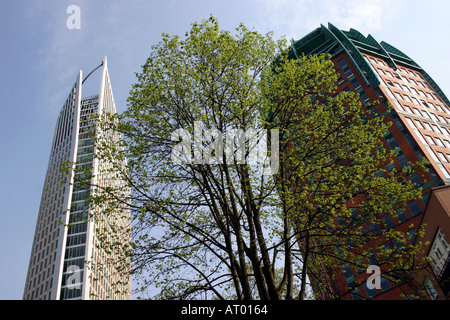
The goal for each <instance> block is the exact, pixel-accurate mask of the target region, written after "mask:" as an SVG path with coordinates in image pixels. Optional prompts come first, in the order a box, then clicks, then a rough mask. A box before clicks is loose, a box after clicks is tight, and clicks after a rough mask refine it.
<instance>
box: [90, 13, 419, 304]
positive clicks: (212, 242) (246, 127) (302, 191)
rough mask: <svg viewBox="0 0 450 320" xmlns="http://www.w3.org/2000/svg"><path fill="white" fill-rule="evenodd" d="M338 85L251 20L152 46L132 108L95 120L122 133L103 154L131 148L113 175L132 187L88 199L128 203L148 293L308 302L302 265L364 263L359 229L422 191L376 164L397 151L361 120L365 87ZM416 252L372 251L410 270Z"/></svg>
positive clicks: (317, 268) (322, 60) (318, 280)
mask: <svg viewBox="0 0 450 320" xmlns="http://www.w3.org/2000/svg"><path fill="white" fill-rule="evenodd" d="M275 57H278V60H277V61H276V63H274V58H275ZM335 83H336V74H335V72H334V69H333V65H332V62H331V61H330V60H329V57H327V56H325V55H320V56H310V57H302V58H301V59H300V61H292V60H289V59H287V56H286V43H285V41H275V40H273V39H272V35H271V34H270V33H269V34H266V35H261V34H259V33H258V32H256V31H252V30H249V29H247V28H246V27H245V26H244V25H243V24H241V25H239V26H238V27H237V28H236V30H235V32H234V33H231V32H227V31H223V30H221V29H220V28H219V24H218V22H217V20H216V19H215V18H214V17H212V16H211V17H210V18H209V20H205V21H203V22H201V23H194V24H193V25H192V28H191V30H190V31H189V32H187V33H186V34H185V38H184V39H181V38H180V37H179V36H169V35H167V34H164V35H163V37H162V41H161V42H160V43H158V44H157V45H155V46H153V47H152V50H151V54H150V57H149V58H148V59H147V61H146V63H145V64H144V65H143V66H142V71H141V72H140V73H139V74H137V83H136V84H135V85H134V86H133V89H132V90H131V93H130V97H129V99H128V103H129V105H128V109H127V110H126V111H125V112H124V113H123V114H122V115H120V116H116V117H114V118H110V119H99V120H102V121H99V123H101V126H103V129H102V130H107V129H108V130H117V131H118V132H120V133H121V134H122V135H123V144H121V145H120V146H117V143H111V141H109V140H108V139H107V138H105V137H101V138H100V139H99V141H97V144H96V148H97V149H96V150H97V157H100V158H107V159H109V161H110V163H111V165H112V166H114V163H115V160H116V159H122V158H123V157H126V158H127V161H128V162H127V166H126V168H122V167H120V168H118V169H117V170H116V171H115V172H121V174H120V177H119V176H118V178H120V179H124V180H125V181H126V184H125V185H124V186H123V188H130V189H131V197H123V196H121V194H122V195H123V194H127V193H126V192H125V193H123V192H122V189H121V188H122V187H120V188H117V187H109V188H107V189H105V190H104V192H102V193H101V196H96V195H92V197H91V201H92V202H93V203H95V204H96V205H100V204H102V203H107V204H108V208H114V207H121V206H123V205H126V206H127V207H129V208H130V209H131V211H132V216H133V228H132V235H133V242H132V250H131V254H132V259H133V269H134V273H135V278H136V279H137V282H138V288H136V289H137V290H138V291H141V292H142V294H143V297H146V295H148V296H149V297H151V298H159V299H186V298H217V299H273V300H277V299H294V298H299V299H303V298H304V297H305V296H306V288H307V281H308V278H307V275H308V276H309V277H310V278H312V279H311V280H313V283H314V285H320V284H324V281H325V279H324V277H323V276H322V275H321V272H323V271H324V270H325V271H328V270H332V269H333V268H334V267H340V266H341V265H342V263H347V264H351V265H359V267H364V265H366V263H365V261H364V259H366V258H367V257H368V256H369V252H368V250H367V248H365V247H364V246H363V245H362V243H363V242H364V241H366V240H367V241H368V240H371V239H372V238H374V237H373V235H371V234H368V233H366V234H363V233H361V229H360V228H359V227H358V226H360V224H361V223H362V222H363V221H370V223H372V224H375V223H380V218H382V215H386V214H387V215H393V214H395V212H396V211H398V210H404V206H405V203H406V202H408V201H409V200H411V199H413V198H415V197H417V196H418V195H419V192H420V191H417V190H415V189H414V187H413V186H412V185H411V183H410V182H409V181H408V180H407V179H400V178H399V177H400V176H402V174H404V173H401V172H399V173H397V172H393V171H389V172H387V171H386V170H384V171H385V172H384V173H382V174H383V175H382V174H380V172H381V171H383V170H382V169H380V168H381V165H384V164H385V163H386V162H388V161H390V160H391V157H392V156H393V154H392V153H389V152H386V151H385V149H384V148H382V147H381V146H382V143H383V142H382V141H383V139H382V138H380V137H382V136H383V134H384V133H385V132H386V130H387V125H386V124H384V123H383V121H382V120H381V119H379V118H377V117H374V118H371V117H365V118H364V117H363V116H364V113H363V111H362V109H361V104H360V102H359V100H358V97H357V96H356V95H355V94H352V93H340V94H336V93H335V89H336V88H335ZM272 129H273V130H272ZM278 138H279V139H278ZM277 142H279V145H278V144H277ZM266 152H267V154H268V156H267V157H265V155H266ZM380 170H381V171H380ZM112 185H113V186H114V184H112ZM355 210H356V211H355ZM356 213H357V214H356ZM381 233H383V234H382V236H384V237H387V238H388V239H390V240H392V239H396V240H398V241H400V240H401V241H403V242H405V234H404V233H401V232H399V231H395V230H390V231H387V232H384V231H381ZM377 236H378V235H377ZM361 239H364V241H361ZM376 239H378V237H375V238H374V241H376ZM103 245H104V246H110V245H112V246H117V245H118V244H117V242H113V241H109V242H108V240H107V239H105V241H104V243H103ZM416 250H417V248H415V247H412V246H409V247H408V250H397V249H396V248H387V249H386V250H385V252H383V253H385V255H384V256H383V255H382V254H381V253H379V255H378V257H377V258H378V259H379V261H380V263H381V262H382V263H383V264H384V265H386V266H387V265H389V267H390V269H389V270H393V269H392V268H394V269H395V268H397V269H395V270H397V271H404V270H407V269H411V268H414V267H416V266H415V264H414V265H413V264H402V265H401V266H400V265H399V264H398V263H396V261H397V259H398V258H401V259H403V260H404V259H405V258H407V257H410V256H412V255H413V254H414V252H415V251H416ZM388 251H389V254H387V253H388ZM366 267H367V265H366ZM326 281H329V279H326ZM150 289H151V290H150Z"/></svg>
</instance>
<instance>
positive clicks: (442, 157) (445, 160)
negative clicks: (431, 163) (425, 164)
mask: <svg viewBox="0 0 450 320" xmlns="http://www.w3.org/2000/svg"><path fill="white" fill-rule="evenodd" d="M437 154H438V157H439V158H440V159H441V161H442V162H448V160H447V158H446V157H445V155H444V154H443V153H442V152H439V151H437Z"/></svg>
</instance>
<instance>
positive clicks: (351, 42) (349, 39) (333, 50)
mask: <svg viewBox="0 0 450 320" xmlns="http://www.w3.org/2000/svg"><path fill="white" fill-rule="evenodd" d="M291 43H292V47H291V49H292V50H291V52H290V58H292V59H294V58H298V56H299V55H301V54H305V55H309V54H319V53H329V54H330V55H331V56H332V57H334V56H337V55H339V54H340V53H342V52H345V53H347V56H348V57H349V58H350V59H351V60H352V62H353V64H354V65H355V66H356V68H357V71H358V73H359V75H360V76H361V78H362V79H363V80H364V82H366V84H371V85H372V86H378V85H379V84H380V83H379V80H378V78H377V76H376V75H375V74H374V70H373V68H372V67H371V66H370V63H369V62H368V61H367V60H366V59H365V58H364V57H363V55H362V53H367V54H370V55H372V56H376V57H377V58H379V59H382V60H384V61H385V62H386V63H387V64H388V65H389V66H390V67H391V68H393V69H394V70H397V69H398V65H402V66H405V67H408V68H412V69H414V70H416V71H418V72H420V73H421V74H422V76H423V77H424V78H425V79H426V80H427V81H428V83H429V84H430V85H431V86H432V87H433V89H434V90H435V91H436V92H437V94H438V95H439V96H440V97H441V98H442V99H443V100H444V102H445V103H446V104H447V105H449V106H450V101H449V100H448V98H447V97H446V96H445V94H444V92H442V90H441V89H440V88H439V86H438V85H437V83H435V82H434V80H433V79H432V78H431V77H430V76H429V75H428V74H427V73H426V72H425V70H423V69H422V68H421V67H420V66H419V65H418V64H417V63H416V62H415V61H414V60H412V59H411V58H410V57H408V56H407V55H406V54H404V53H403V52H402V51H400V50H398V49H397V48H395V47H394V46H392V45H390V44H388V43H386V42H384V41H382V42H378V41H376V40H375V39H374V38H373V37H372V36H371V35H370V34H369V35H368V36H367V37H366V36H364V35H362V34H361V33H360V32H359V31H357V30H355V29H350V30H349V31H343V30H340V29H338V28H336V27H335V26H334V25H332V24H331V23H328V27H325V26H324V25H321V26H320V27H319V28H317V29H315V30H313V31H312V32H310V33H308V34H307V35H306V36H304V37H303V38H301V39H300V40H297V41H294V40H291Z"/></svg>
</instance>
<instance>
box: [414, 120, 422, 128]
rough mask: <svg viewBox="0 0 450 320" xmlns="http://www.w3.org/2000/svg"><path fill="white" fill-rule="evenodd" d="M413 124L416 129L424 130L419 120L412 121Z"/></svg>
mask: <svg viewBox="0 0 450 320" xmlns="http://www.w3.org/2000/svg"><path fill="white" fill-rule="evenodd" d="M414 122H415V123H416V126H417V128H420V129H424V127H423V125H422V123H421V122H420V121H419V120H414Z"/></svg>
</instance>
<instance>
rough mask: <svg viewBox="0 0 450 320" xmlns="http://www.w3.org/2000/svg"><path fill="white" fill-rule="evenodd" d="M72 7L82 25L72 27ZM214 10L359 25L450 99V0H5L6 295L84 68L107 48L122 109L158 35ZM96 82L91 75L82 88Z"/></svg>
mask: <svg viewBox="0 0 450 320" xmlns="http://www.w3.org/2000/svg"><path fill="white" fill-rule="evenodd" d="M71 5H77V6H78V7H79V8H80V26H79V27H80V28H79V29H69V28H68V26H67V20H68V19H70V18H71V14H72V12H71V11H69V13H67V9H68V7H69V6H71ZM211 14H212V15H213V16H214V17H215V18H217V19H218V21H219V24H220V26H221V28H222V29H225V30H230V31H232V30H234V28H236V27H237V26H238V25H239V23H241V22H242V23H244V24H245V25H246V26H247V27H249V28H254V29H255V30H256V31H258V32H260V33H264V34H265V33H267V32H269V31H273V33H274V38H276V39H279V38H281V37H286V38H287V39H288V40H290V39H294V40H298V39H300V38H302V37H303V36H305V35H306V34H308V33H309V32H311V31H313V30H314V29H315V28H317V27H320V25H321V24H323V25H325V26H326V25H327V24H328V23H329V22H330V23H332V24H333V25H335V26H336V27H337V28H339V29H341V30H349V29H350V28H354V29H356V30H358V31H360V32H361V33H362V34H363V35H368V34H371V35H372V36H373V37H374V38H375V39H376V40H377V41H379V42H381V41H385V42H387V43H389V44H391V45H393V46H395V47H396V48H398V49H399V50H401V51H402V52H404V53H405V54H406V55H408V56H409V57H410V58H412V59H413V60H414V61H416V62H417V63H418V64H419V65H420V66H421V67H422V68H423V69H425V70H426V71H427V73H428V74H429V75H430V76H431V77H432V78H433V79H434V80H435V82H436V83H437V84H438V85H439V86H440V87H441V89H442V90H443V92H444V93H445V94H446V95H447V97H450V76H449V75H448V73H449V72H450V59H448V56H449V52H450V1H448V0H420V1H419V0H377V1H372V0H359V1H357V0H346V1H334V0H278V1H276V0H229V1H227V0H218V1H216V0H165V1H162V0H89V1H88V0H85V1H79V0H70V1H67V0H0V168H1V174H0V203H1V204H2V205H1V209H0V256H1V257H2V260H1V263H0V300H20V299H22V294H23V289H24V285H25V278H26V273H27V268H28V260H29V256H30V252H31V245H32V241H33V236H34V228H35V224H36V219H37V214H38V209H39V205H40V198H41V192H42V187H43V184H44V178H45V174H46V170H47V163H48V160H49V155H50V145H51V142H52V139H53V133H54V129H55V125H56V120H57V117H58V114H59V111H60V109H61V108H62V106H63V104H64V102H65V99H66V97H67V96H68V94H69V91H70V89H71V88H72V86H73V84H74V82H75V80H76V77H77V74H78V71H79V70H80V69H82V70H83V73H84V75H87V74H88V73H89V72H90V71H91V70H92V69H94V68H95V67H97V66H98V65H99V64H100V63H101V61H102V59H103V57H104V56H107V57H108V68H109V73H110V77H111V84H112V88H113V93H114V100H115V103H116V108H117V111H118V112H119V113H121V112H123V111H124V110H125V109H126V107H127V103H126V100H127V97H128V94H129V91H130V89H131V86H132V84H133V83H135V82H136V78H135V73H136V72H140V71H141V66H142V65H143V64H144V63H145V61H146V59H147V57H148V56H149V53H150V50H151V46H152V45H155V44H157V43H158V42H159V41H160V40H161V33H168V34H171V35H180V36H183V35H184V34H185V32H186V31H188V30H189V29H190V26H191V24H192V23H194V22H200V21H202V20H205V19H208V18H209V16H210V15H211ZM98 73H99V72H98ZM89 80H91V79H89ZM88 83H89V84H88ZM98 85H99V82H98V81H96V79H95V77H93V79H92V80H91V81H86V87H83V96H88V95H90V94H94V93H96V92H95V89H96V88H98Z"/></svg>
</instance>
